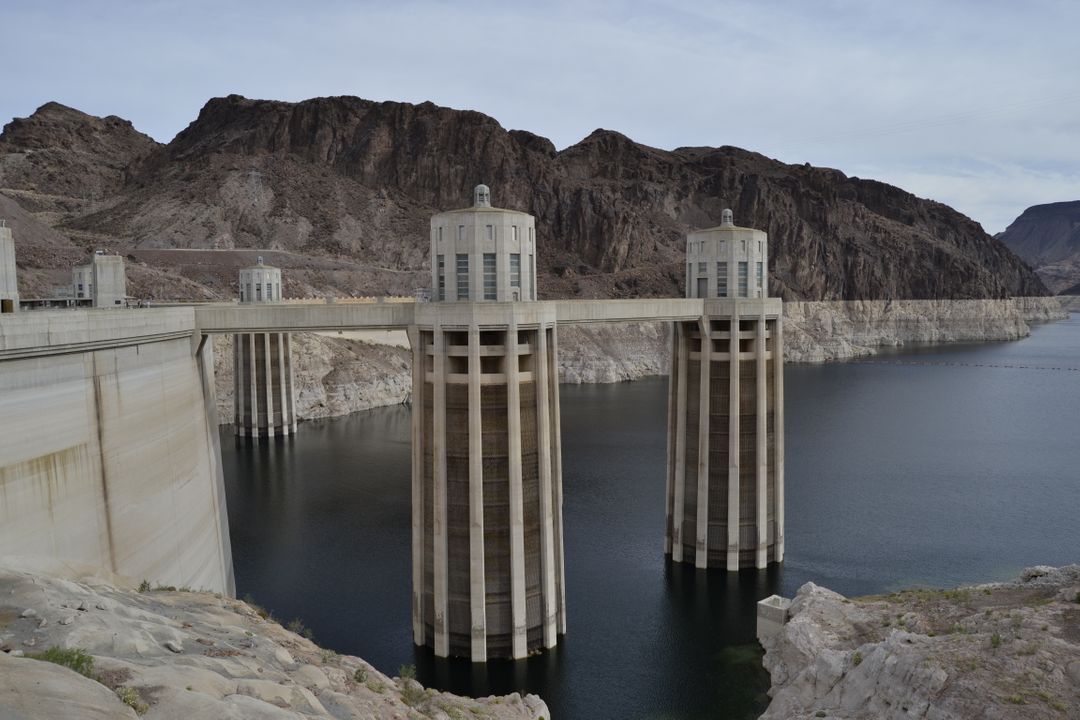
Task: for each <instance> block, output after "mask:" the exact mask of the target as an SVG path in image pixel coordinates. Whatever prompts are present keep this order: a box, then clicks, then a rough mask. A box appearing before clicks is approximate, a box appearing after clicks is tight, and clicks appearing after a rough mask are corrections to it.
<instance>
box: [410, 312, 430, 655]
mask: <svg viewBox="0 0 1080 720" xmlns="http://www.w3.org/2000/svg"><path fill="white" fill-rule="evenodd" d="M408 334H409V344H410V345H412V407H411V408H410V417H409V419H410V421H411V424H412V627H413V643H415V644H416V645H423V644H424V501H425V500H424V443H425V442H431V439H430V438H425V437H424V388H425V381H426V377H425V376H426V375H427V348H426V347H425V346H424V342H423V337H422V335H421V333H420V329H419V328H417V327H416V326H415V325H410V326H409V329H408Z"/></svg>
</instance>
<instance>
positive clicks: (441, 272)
mask: <svg viewBox="0 0 1080 720" xmlns="http://www.w3.org/2000/svg"><path fill="white" fill-rule="evenodd" d="M439 230H440V231H441V230H442V228H439ZM440 234H441V232H440ZM435 257H436V260H437V265H438V294H437V295H436V296H435V297H437V298H438V299H439V300H446V256H445V255H436V256H435Z"/></svg>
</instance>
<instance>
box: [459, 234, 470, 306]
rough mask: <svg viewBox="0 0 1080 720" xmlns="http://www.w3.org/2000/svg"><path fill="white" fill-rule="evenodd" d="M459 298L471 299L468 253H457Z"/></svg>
mask: <svg viewBox="0 0 1080 720" xmlns="http://www.w3.org/2000/svg"><path fill="white" fill-rule="evenodd" d="M461 227H462V228H464V225H463V226H461ZM457 299H458V300H468V299H469V256H468V254H466V253H458V255H457Z"/></svg>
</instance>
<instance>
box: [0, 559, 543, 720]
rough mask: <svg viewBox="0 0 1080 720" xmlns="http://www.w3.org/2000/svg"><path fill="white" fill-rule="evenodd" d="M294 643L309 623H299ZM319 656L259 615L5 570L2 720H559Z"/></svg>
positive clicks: (96, 577)
mask: <svg viewBox="0 0 1080 720" xmlns="http://www.w3.org/2000/svg"><path fill="white" fill-rule="evenodd" d="M291 626H292V627H293V628H294V629H296V630H297V631H298V632H300V631H302V625H292V624H291ZM401 674H402V675H403V676H404V677H396V678H391V677H389V676H387V675H384V674H383V673H381V672H379V671H378V670H376V669H375V668H374V667H372V666H371V665H369V664H367V663H366V662H364V661H363V660H361V659H360V658H357V657H353V656H350V655H338V654H337V653H335V652H333V651H331V650H326V649H324V648H320V647H319V646H318V645H316V644H315V643H314V642H312V641H311V640H309V639H307V638H305V637H302V636H301V635H298V634H296V633H295V632H291V631H289V630H286V629H285V628H283V627H282V626H281V625H279V624H278V623H277V621H275V620H274V619H273V618H272V617H268V616H267V614H266V612H265V611H263V610H262V609H261V608H258V607H257V606H253V605H249V604H247V603H244V602H240V601H237V600H233V599H230V598H224V597H222V596H220V595H213V594H210V593H205V592H197V591H191V590H189V589H187V588H181V589H179V590H177V589H176V588H157V589H150V588H148V587H146V586H144V587H143V589H141V590H137V589H136V587H135V585H134V584H132V583H131V582H130V581H127V580H124V579H123V578H118V577H115V576H110V575H108V574H107V573H105V572H104V571H102V570H98V569H93V568H81V567H72V566H67V565H63V564H61V563H58V562H51V563H41V562H35V563H32V564H31V563H27V562H26V561H19V560H16V559H12V558H7V559H5V560H4V562H3V563H0V717H4V718H17V719H18V720H55V719H56V718H79V720H121V719H123V720H135V718H136V717H138V716H139V715H142V716H144V717H146V718H147V720H155V719H160V720H196V719H199V718H206V719H207V720H209V719H210V718H214V719H215V720H216V719H217V718H232V719H234V720H299V718H325V719H326V720H332V719H333V720H339V719H341V718H370V719H372V720H375V719H382V718H386V719H387V720H389V719H391V718H394V719H398V720H406V719H419V718H431V719H432V720H448V719H449V718H477V719H478V720H479V719H481V718H483V719H484V720H536V719H543V718H550V717H551V716H550V714H549V712H548V709H547V707H546V706H545V704H544V702H543V701H542V700H540V699H539V698H538V697H536V696H535V695H527V696H526V697H524V698H522V697H520V696H519V695H517V694H513V695H509V696H504V697H489V698H481V699H472V698H464V697H458V696H455V695H450V694H448V693H440V692H436V691H435V690H430V689H425V688H423V687H421V686H420V685H419V684H418V683H417V682H416V680H414V679H412V678H411V677H408V675H409V673H408V672H407V671H403V672H402V673H401Z"/></svg>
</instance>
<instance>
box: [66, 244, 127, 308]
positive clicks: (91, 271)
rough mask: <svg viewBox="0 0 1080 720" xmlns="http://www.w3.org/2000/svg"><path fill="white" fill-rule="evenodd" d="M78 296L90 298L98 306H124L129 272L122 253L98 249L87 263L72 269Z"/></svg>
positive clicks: (74, 290)
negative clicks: (113, 253)
mask: <svg viewBox="0 0 1080 720" xmlns="http://www.w3.org/2000/svg"><path fill="white" fill-rule="evenodd" d="M71 285H72V290H73V292H74V294H75V297H76V298H90V299H91V300H92V302H93V306H94V307H96V308H114V307H124V306H125V304H126V302H127V273H126V272H125V270H124V258H123V256H122V255H107V254H106V253H105V252H104V251H102V250H98V251H96V252H95V253H94V256H93V257H92V258H90V262H89V263H87V264H86V265H79V266H77V267H75V268H73V269H72V271H71Z"/></svg>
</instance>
